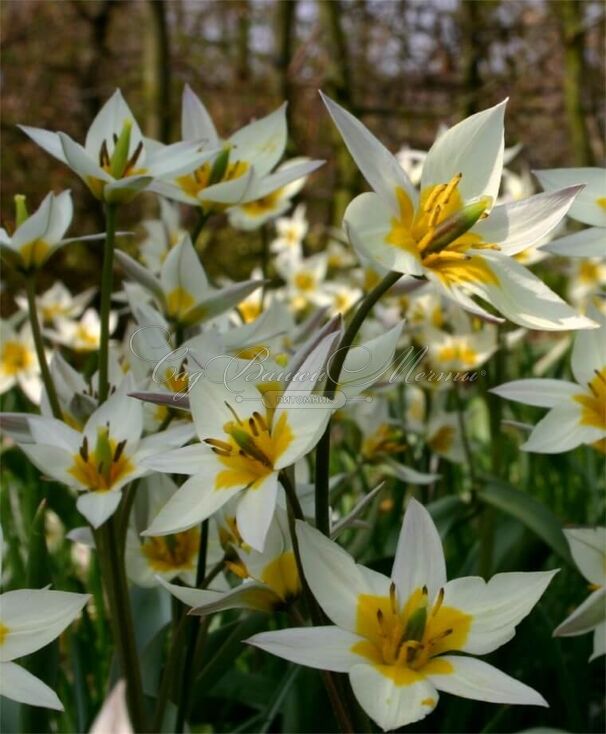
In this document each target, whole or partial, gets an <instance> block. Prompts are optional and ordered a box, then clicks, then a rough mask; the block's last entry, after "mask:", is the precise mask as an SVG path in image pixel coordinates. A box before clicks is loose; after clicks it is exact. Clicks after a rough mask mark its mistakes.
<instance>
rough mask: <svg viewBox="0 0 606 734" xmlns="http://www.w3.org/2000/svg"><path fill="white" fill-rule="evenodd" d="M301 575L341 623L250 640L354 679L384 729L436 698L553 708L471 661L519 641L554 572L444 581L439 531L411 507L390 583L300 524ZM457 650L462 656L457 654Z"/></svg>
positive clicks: (412, 717)
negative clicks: (519, 632) (517, 630)
mask: <svg viewBox="0 0 606 734" xmlns="http://www.w3.org/2000/svg"><path fill="white" fill-rule="evenodd" d="M297 537H298V539H299V547H300V553H301V560H302V564H303V571H304V573H305V578H306V580H307V583H308V584H309V586H310V588H311V591H312V593H313V594H314V596H315V597H316V599H317V601H318V603H319V604H320V606H321V607H322V609H323V611H324V613H325V614H326V615H327V617H328V618H329V619H330V620H331V622H332V623H333V625H334V626H324V627H304V628H300V629H297V628H295V629H285V630H279V631H276V632H262V633H260V634H257V635H254V636H253V637H251V638H250V639H249V640H248V643H249V644H251V645H254V646H255V647H259V648H260V649H262V650H266V651H267V652H271V653H273V654H274V655H278V656H280V657H283V658H285V659H287V660H291V661H293V662H296V663H299V664H301V665H308V666H310V667H314V668H320V669H324V670H332V671H335V672H342V673H348V674H349V680H350V682H351V685H352V688H353V691H354V694H355V696H356V698H357V699H358V701H359V703H360V705H361V706H362V708H363V709H364V710H365V711H366V713H367V714H368V715H369V716H370V717H371V718H372V719H373V720H374V721H376V723H377V724H378V725H379V726H380V727H381V728H382V729H384V730H385V731H387V730H391V729H397V728H399V727H401V726H405V725H406V724H410V723H412V722H414V721H418V720H419V719H423V718H425V716H427V715H428V714H429V713H431V712H432V711H433V709H434V708H435V707H436V706H437V704H438V699H439V694H438V691H445V692H447V693H452V694H454V695H458V696H462V697H464V698H471V699H475V700H480V701H489V702H493V703H510V704H514V703H517V704H527V705H538V706H545V705H547V704H546V702H545V700H544V699H543V697H542V696H541V695H540V694H539V693H537V692H536V691H534V690H533V689H532V688H529V687H528V686H526V685H524V684H523V683H520V682H519V681H517V680H515V679H513V678H510V677H509V676H508V675H506V674H505V673H502V672H501V671H499V670H497V669H496V668H494V667H492V666H491V665H489V664H487V663H484V662H482V661H480V660H477V659H475V658H473V657H470V656H469V655H468V654H460V653H470V654H472V655H473V654H475V655H483V654H487V653H489V652H492V651H493V650H496V649H497V648H498V647H500V646H501V645H503V644H505V643H506V642H507V641H509V640H510V639H511V638H512V637H513V636H514V634H515V627H516V625H517V624H518V623H519V622H520V621H521V620H522V619H523V618H524V617H525V616H526V615H527V614H528V613H529V612H530V610H531V609H532V607H533V606H534V605H535V604H536V602H537V601H538V599H539V598H540V597H541V595H542V594H543V592H544V591H545V589H546V588H547V585H548V584H549V582H550V581H551V579H552V577H553V575H554V573H556V572H555V571H547V572H535V573H502V574H497V575H496V576H495V577H494V578H492V579H491V580H490V581H489V582H488V583H486V582H485V581H484V580H483V579H481V578H479V577H469V578H462V579H456V580H454V581H449V582H447V581H446V569H445V562H444V556H443V553H442V547H441V543H440V538H439V535H438V532H437V530H436V528H435V526H434V524H433V522H432V520H431V518H430V516H429V513H428V512H427V511H426V510H425V509H424V508H423V507H422V506H421V505H420V504H419V503H418V502H416V501H415V500H411V501H410V502H409V505H408V508H407V511H406V515H405V518H404V524H403V526H402V531H401V534H400V539H399V542H398V547H397V550H396V558H395V562H394V566H393V569H392V573H391V578H387V577H385V576H382V575H381V574H378V573H377V572H375V571H371V570H369V569H366V568H364V567H363V566H359V565H357V564H356V563H355V562H354V560H353V559H352V558H351V557H350V556H349V555H348V554H347V553H346V552H345V551H344V550H343V549H342V548H340V547H339V546H338V545H337V544H336V543H334V542H332V541H331V540H329V539H328V538H326V537H325V536H324V535H322V534H321V533H319V532H318V531H317V530H315V529H314V528H312V527H310V526H309V525H307V524H306V523H303V522H297ZM452 653H456V654H454V655H453V654H452Z"/></svg>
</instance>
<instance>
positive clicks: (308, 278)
mask: <svg viewBox="0 0 606 734" xmlns="http://www.w3.org/2000/svg"><path fill="white" fill-rule="evenodd" d="M294 284H295V286H296V287H297V288H298V289H299V290H300V291H311V290H313V289H314V286H315V284H316V279H315V278H314V276H313V274H312V273H309V272H307V271H306V270H301V271H300V272H298V273H297V274H296V275H295V277H294Z"/></svg>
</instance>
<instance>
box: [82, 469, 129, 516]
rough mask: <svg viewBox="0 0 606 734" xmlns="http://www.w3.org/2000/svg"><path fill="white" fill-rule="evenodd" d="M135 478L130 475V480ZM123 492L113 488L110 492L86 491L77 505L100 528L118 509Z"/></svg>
mask: <svg viewBox="0 0 606 734" xmlns="http://www.w3.org/2000/svg"><path fill="white" fill-rule="evenodd" d="M131 478H134V477H133V475H130V476H129V480H130V479H131ZM121 499H122V492H121V491H120V490H119V489H113V490H111V491H109V492H85V493H84V494H81V495H80V496H79V497H78V501H77V502H76V507H77V508H78V511H79V512H80V513H81V514H82V515H84V517H85V518H86V519H87V520H88V521H89V523H90V524H91V525H92V526H93V527H94V528H99V527H101V525H103V523H104V522H105V521H106V520H107V519H108V518H109V517H111V516H112V515H113V514H114V512H115V511H116V510H117V509H118V505H119V504H120V500H121Z"/></svg>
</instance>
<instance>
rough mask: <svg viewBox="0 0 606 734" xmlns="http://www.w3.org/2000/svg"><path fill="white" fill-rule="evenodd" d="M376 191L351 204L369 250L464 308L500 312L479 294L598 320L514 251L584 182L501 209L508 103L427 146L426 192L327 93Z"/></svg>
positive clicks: (539, 234) (360, 247)
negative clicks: (498, 200)
mask: <svg viewBox="0 0 606 734" xmlns="http://www.w3.org/2000/svg"><path fill="white" fill-rule="evenodd" d="M323 99H324V102H325V104H326V106H327V107H328V110H329V112H330V114H331V116H332V118H333V120H334V122H335V124H336V125H337V127H338V129H339V131H340V132H341V135H342V136H343V139H344V141H345V143H346V145H347V147H348V148H349V151H350V153H351V154H352V156H353V158H354V160H355V161H356V163H357V165H358V167H359V168H360V171H361V172H362V173H363V175H364V177H365V178H366V180H367V181H368V183H369V184H370V186H371V187H372V189H373V192H372V193H365V194H361V195H360V196H358V197H356V198H355V199H354V200H353V201H352V202H351V204H350V205H349V206H348V208H347V210H346V212H345V216H344V227H345V229H346V231H347V233H348V236H349V238H350V240H351V242H352V244H353V246H354V247H355V248H356V250H357V251H358V252H359V253H360V254H361V255H362V256H365V257H367V258H369V259H371V260H372V261H374V262H376V263H377V264H378V265H380V266H382V267H383V268H387V269H389V270H395V271H397V272H401V273H407V274H409V275H413V276H416V277H424V278H427V279H428V280H429V281H431V282H432V283H433V284H434V286H435V287H436V288H437V289H438V290H439V291H441V292H442V293H443V294H444V295H446V296H448V297H449V298H451V299H453V300H455V301H457V302H458V303H459V304H460V305H462V306H463V307H464V308H465V309H467V310H469V311H471V312H472V313H476V314H479V315H482V316H483V317H484V318H487V319H489V320H493V321H494V320H495V319H494V317H493V316H491V315H490V314H489V313H488V312H487V311H485V310H484V309H483V308H481V307H480V306H479V305H478V304H477V303H476V302H475V301H474V300H473V299H472V298H470V295H475V296H479V297H480V298H482V299H483V300H485V301H488V302H489V303H491V304H492V305H493V306H494V307H495V308H496V309H497V310H498V311H500V312H501V313H502V314H504V315H505V316H506V317H507V318H508V319H510V320H511V321H513V322H514V323H517V324H520V325H521V326H526V327H528V328H534V329H545V330H566V329H581V328H593V327H594V326H595V324H593V322H591V321H590V320H589V319H587V318H585V317H584V316H579V315H577V314H575V312H574V311H573V310H572V309H571V308H570V307H569V306H568V305H567V304H565V303H564V302H563V301H562V300H561V299H560V298H559V296H557V295H556V294H555V293H553V292H552V291H551V290H550V289H549V288H547V286H545V285H544V284H543V283H542V282H541V281H540V280H539V279H538V278H536V277H535V276H533V275H532V274H531V273H530V272H529V271H527V270H526V269H525V268H524V267H523V266H521V265H520V264H519V263H517V262H516V261H515V260H514V259H512V257H510V256H512V255H515V254H517V253H518V252H520V251H522V250H525V249H527V248H528V247H530V246H531V245H532V244H534V243H535V242H537V241H539V240H540V239H542V238H543V237H544V236H545V235H546V234H547V233H548V232H550V231H551V230H552V229H553V228H554V227H555V226H556V225H557V223H558V222H559V221H560V220H561V219H562V217H563V216H564V215H565V214H566V212H567V211H568V209H569V208H570V206H571V204H572V202H573V201H574V198H575V196H576V195H577V194H578V193H579V191H580V190H581V186H572V187H568V188H564V189H560V190H558V191H556V192H553V193H549V194H539V195H537V196H534V197H531V198H529V199H527V200H524V201H521V202H514V203H512V204H505V205H501V206H496V207H493V204H494V202H495V200H496V197H497V194H498V190H499V184H500V180H501V172H502V168H503V149H504V132H503V116H504V111H505V102H502V103H500V104H498V105H496V106H495V107H492V108H490V109H488V110H484V111H482V112H478V113H477V114H475V115H472V116H471V117H469V118H468V119H466V120H463V122H460V123H459V124H458V125H455V126H454V127H452V128H451V129H450V130H448V131H447V132H445V133H444V134H443V135H441V136H440V137H439V138H438V139H437V140H436V142H435V143H434V145H433V146H432V148H431V150H430V151H429V152H428V154H427V157H426V159H425V162H424V166H423V174H422V177H421V191H420V193H418V192H417V191H416V189H415V188H414V187H413V185H412V184H411V182H410V180H409V179H408V176H407V175H406V173H405V172H404V170H403V169H402V168H401V166H400V164H399V163H398V161H397V159H396V158H395V157H394V156H393V155H392V154H391V153H389V151H388V150H387V149H386V148H385V147H384V146H383V145H382V144H381V143H380V142H379V141H378V140H377V139H376V138H375V137H374V135H372V134H371V133H370V131H369V130H367V129H366V128H365V127H364V125H362V124H361V123H360V122H359V121H358V120H356V118H355V117H353V116H352V115H351V114H350V113H349V112H346V111H345V110H344V109H343V108H342V107H340V106H339V105H337V104H336V103H335V102H333V101H332V100H330V99H328V98H326V97H323Z"/></svg>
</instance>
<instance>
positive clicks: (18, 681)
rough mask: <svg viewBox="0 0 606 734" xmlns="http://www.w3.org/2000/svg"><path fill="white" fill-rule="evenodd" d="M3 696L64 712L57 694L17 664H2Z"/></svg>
mask: <svg viewBox="0 0 606 734" xmlns="http://www.w3.org/2000/svg"><path fill="white" fill-rule="evenodd" d="M0 678H1V680H2V695H3V696H5V697H6V698H10V699H11V701H18V702H19V703H26V704H28V705H29V706H41V707H42V708H47V709H54V710H55V711H63V704H62V703H61V701H60V700H59V698H58V696H57V694H56V693H55V692H54V691H53V690H52V688H49V687H48V686H47V685H46V683H43V682H42V681H41V680H40V678H36V676H35V675H32V674H31V673H30V672H29V671H28V670H25V668H22V667H21V666H20V665H16V664H15V663H1V664H0Z"/></svg>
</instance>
